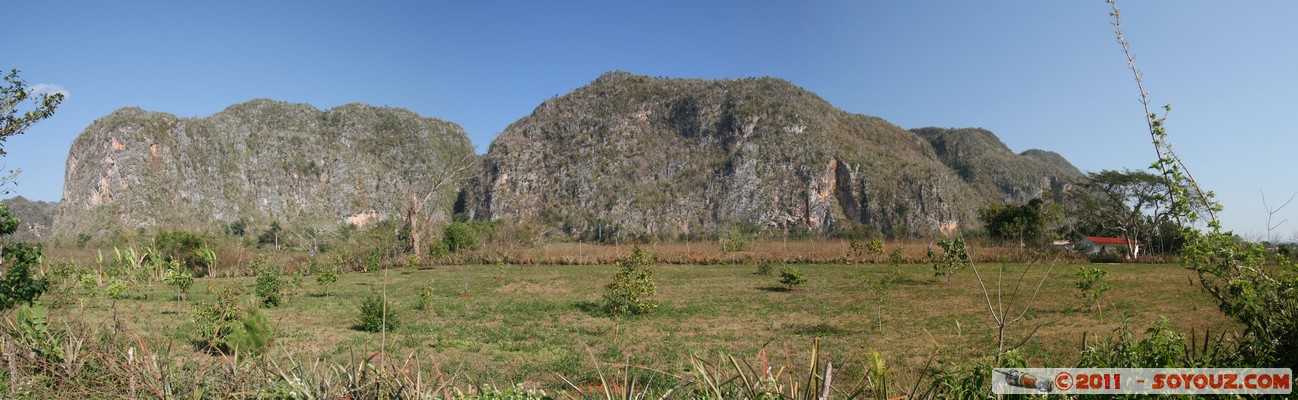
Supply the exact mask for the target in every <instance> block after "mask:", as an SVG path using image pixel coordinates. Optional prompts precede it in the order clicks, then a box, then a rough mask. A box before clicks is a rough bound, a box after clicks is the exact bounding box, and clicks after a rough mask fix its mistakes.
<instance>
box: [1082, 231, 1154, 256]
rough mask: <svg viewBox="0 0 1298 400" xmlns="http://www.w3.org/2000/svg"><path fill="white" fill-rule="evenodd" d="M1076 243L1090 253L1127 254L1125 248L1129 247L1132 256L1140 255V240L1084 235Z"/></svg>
mask: <svg viewBox="0 0 1298 400" xmlns="http://www.w3.org/2000/svg"><path fill="white" fill-rule="evenodd" d="M1078 243H1081V244H1082V246H1083V247H1085V249H1086V252H1088V253H1091V254H1110V253H1120V254H1127V250H1126V249H1127V248H1131V250H1132V251H1131V255H1133V256H1139V255H1140V247H1141V246H1142V245H1141V244H1140V242H1137V241H1135V240H1127V239H1123V238H1111V237H1100V236H1086V237H1083V238H1082V240H1081V241H1080V242H1078Z"/></svg>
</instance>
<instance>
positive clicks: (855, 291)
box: [45, 264, 1232, 388]
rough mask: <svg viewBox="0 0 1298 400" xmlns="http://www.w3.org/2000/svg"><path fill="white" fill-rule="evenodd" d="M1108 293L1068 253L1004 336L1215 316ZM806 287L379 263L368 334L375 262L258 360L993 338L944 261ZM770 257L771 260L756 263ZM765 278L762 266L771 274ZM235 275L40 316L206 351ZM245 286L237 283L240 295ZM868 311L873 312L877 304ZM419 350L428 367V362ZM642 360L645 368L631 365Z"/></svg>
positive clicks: (467, 359) (303, 298) (965, 343)
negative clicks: (428, 294) (637, 310)
mask: <svg viewBox="0 0 1298 400" xmlns="http://www.w3.org/2000/svg"><path fill="white" fill-rule="evenodd" d="M1099 267H1100V268H1103V269H1105V270H1107V271H1108V272H1109V275H1108V277H1106V278H1105V281H1106V282H1109V283H1111V284H1112V285H1113V289H1112V290H1111V291H1110V292H1108V294H1107V295H1106V296H1105V297H1104V298H1103V299H1102V302H1101V305H1102V307H1101V308H1099V309H1091V308H1089V307H1087V305H1086V304H1084V303H1082V302H1081V301H1080V300H1078V298H1077V293H1078V291H1077V289H1075V288H1074V287H1073V282H1074V281H1075V280H1076V278H1075V277H1074V276H1073V273H1074V272H1075V271H1076V270H1077V268H1078V266H1076V265H1060V266H1056V267H1054V269H1053V271H1052V272H1051V273H1050V276H1049V278H1048V279H1046V281H1045V283H1044V285H1043V286H1042V288H1041V290H1040V294H1039V296H1038V298H1037V299H1036V300H1035V302H1033V303H1032V308H1031V310H1030V311H1029V312H1028V313H1027V314H1026V317H1025V318H1024V319H1023V320H1022V321H1020V322H1019V323H1017V324H1016V325H1013V326H1011V328H1010V330H1009V337H1010V341H1011V342H1014V343H1017V342H1019V341H1020V340H1022V339H1023V338H1024V337H1025V336H1026V335H1027V334H1028V333H1029V332H1030V331H1033V330H1035V334H1034V335H1032V337H1031V338H1030V339H1029V340H1027V341H1026V343H1025V344H1024V345H1023V348H1022V351H1023V352H1024V354H1026V355H1027V358H1028V360H1029V363H1030V364H1031V365H1032V366H1040V367H1054V366H1067V365H1071V364H1073V363H1075V362H1076V361H1077V359H1078V358H1079V356H1078V352H1079V350H1080V349H1081V348H1082V340H1083V334H1088V336H1089V337H1090V338H1091V340H1095V338H1103V337H1106V336H1108V335H1111V334H1112V332H1113V331H1114V329H1115V328H1118V327H1119V326H1120V325H1121V324H1122V323H1123V320H1124V317H1123V315H1124V314H1126V315H1128V316H1129V318H1128V320H1129V323H1130V325H1131V326H1132V328H1133V330H1134V331H1136V332H1143V331H1144V328H1146V327H1148V326H1149V325H1150V324H1151V323H1152V322H1154V321H1157V320H1158V319H1160V318H1166V319H1167V320H1168V321H1169V322H1170V324H1171V325H1172V326H1173V327H1174V328H1176V329H1178V330H1182V331H1185V332H1190V331H1191V330H1196V331H1198V332H1200V333H1202V332H1203V331H1204V330H1205V329H1211V330H1212V331H1213V332H1217V331H1220V330H1222V329H1225V328H1230V327H1232V323H1231V322H1230V321H1229V320H1228V319H1227V318H1225V317H1224V316H1222V315H1221V314H1220V313H1219V312H1218V311H1217V310H1216V308H1215V305H1214V303H1212V302H1211V300H1210V299H1209V298H1208V297H1207V295H1205V294H1203V293H1201V292H1200V291H1199V289H1198V287H1197V285H1195V284H1193V283H1192V281H1191V280H1190V276H1191V273H1190V272H1189V271H1187V270H1185V269H1183V268H1181V267H1178V266H1175V265H1102V266H1099ZM797 268H799V269H801V270H802V271H803V272H804V273H805V274H806V276H807V283H805V284H803V285H801V286H799V287H797V288H796V289H794V290H792V291H784V290H783V289H782V287H781V286H780V285H779V283H778V277H777V276H774V275H758V274H755V271H756V269H757V268H756V266H754V265H713V266H682V265H658V266H654V267H653V268H652V269H653V270H654V273H655V278H656V281H657V285H658V293H659V297H660V299H661V301H662V306H661V307H660V309H659V310H658V311H657V312H656V313H654V314H652V315H649V316H644V317H635V318H611V317H608V316H604V315H601V313H600V312H599V307H598V302H599V300H600V296H601V294H602V291H603V285H604V284H606V283H607V282H609V281H610V280H611V279H612V276H613V273H614V269H613V267H610V266H513V265H497V266H493V265H473V266H439V267H432V268H429V269H422V270H411V269H405V268H398V269H390V270H389V271H387V273H386V288H387V293H388V296H389V298H390V299H391V300H392V301H394V302H395V304H396V308H397V310H398V312H399V314H400V315H399V317H400V320H401V321H402V325H401V326H400V327H399V328H398V329H397V330H396V331H394V332H391V333H389V334H388V335H386V340H384V337H383V335H380V334H377V333H365V332H360V331H358V330H355V329H354V328H353V326H354V325H355V323H356V320H357V318H358V314H359V312H358V306H359V304H360V302H361V300H362V299H363V298H365V297H366V296H369V295H371V294H375V293H380V292H381V291H382V288H383V287H384V281H385V278H384V273H349V274H343V275H342V276H341V277H340V279H339V281H338V283H337V284H335V285H333V286H332V287H331V289H330V294H329V295H328V296H323V295H321V292H322V290H321V288H320V287H318V286H317V285H316V284H315V281H314V279H312V278H311V277H306V278H305V279H303V280H302V284H301V286H299V287H296V288H290V291H291V292H292V294H291V295H290V296H289V297H288V298H287V301H286V302H285V304H284V305H282V306H280V307H277V308H270V309H267V310H266V311H267V315H268V316H269V318H270V320H271V321H272V323H273V324H274V326H275V327H276V333H275V343H274V349H273V350H272V351H271V352H270V353H269V355H268V357H270V359H280V360H282V359H284V358H285V357H290V356H291V357H292V358H293V359H294V360H297V361H298V362H304V363H305V362H311V361H314V360H316V359H321V358H322V359H323V360H325V361H333V362H342V363H345V362H349V361H354V360H358V359H361V358H364V357H367V356H369V355H370V354H372V353H374V352H377V351H379V350H380V349H385V350H386V353H385V354H386V355H387V357H389V358H390V359H405V358H407V357H414V359H416V360H419V365H420V368H422V369H424V370H425V371H426V372H428V373H429V374H432V373H434V372H435V369H439V370H440V371H441V372H442V373H444V374H448V375H450V374H455V376H457V379H460V381H461V382H473V383H484V382H486V383H495V384H498V385H510V384H523V385H526V386H530V387H541V388H557V387H559V386H560V385H562V384H563V380H562V379H561V378H560V377H561V376H562V377H566V378H568V379H571V380H573V381H574V382H579V383H580V382H586V383H590V382H596V381H597V379H598V378H597V376H596V375H595V362H594V361H592V358H593V359H596V360H598V361H599V362H600V363H601V364H600V365H601V366H603V367H604V368H608V366H607V365H606V364H602V363H610V364H613V365H621V364H623V363H625V362H626V361H628V360H629V361H630V363H631V364H633V365H635V366H637V367H642V368H643V369H637V371H640V372H637V373H641V372H642V373H643V374H645V375H646V376H647V375H656V376H658V378H656V379H658V380H659V382H663V383H666V382H669V381H671V380H672V379H673V378H671V375H687V374H688V372H689V366H690V364H689V359H690V356H691V355H697V356H699V357H701V358H703V359H704V360H711V361H714V362H715V361H716V360H717V359H718V356H719V355H720V354H722V353H725V354H730V355H734V356H736V357H737V358H740V359H744V360H749V361H754V360H757V356H758V353H759V350H761V349H762V348H763V347H764V348H765V350H766V354H767V357H768V358H769V359H770V362H771V363H772V364H776V365H783V366H786V367H788V368H790V369H791V371H793V372H796V371H799V370H804V369H806V365H805V360H806V359H807V357H808V353H809V352H810V348H811V344H812V341H813V338H820V339H821V340H822V351H823V353H824V354H825V355H827V356H828V357H829V358H830V359H832V360H833V361H834V363H835V364H836V365H838V366H841V367H840V368H846V370H847V371H848V372H849V373H851V372H852V371H857V372H859V371H861V369H862V368H863V367H862V364H863V363H864V361H865V360H866V358H867V355H868V354H869V352H870V351H871V350H878V351H880V352H881V353H882V354H883V355H884V357H885V358H886V359H887V360H888V362H889V363H890V364H891V366H892V368H893V369H894V370H895V371H896V373H897V376H898V377H899V378H900V379H899V380H897V382H899V383H900V384H905V382H911V381H913V379H914V378H915V377H917V376H918V375H919V373H920V371H921V370H922V368H923V366H924V364H925V362H926V361H927V360H928V359H929V358H930V357H933V356H936V357H937V358H938V359H940V360H944V361H945V362H946V363H948V365H950V364H955V365H965V364H968V363H969V362H971V360H973V359H976V358H978V357H983V356H988V355H990V354H992V353H994V352H995V344H994V326H993V323H992V319H991V317H990V314H989V311H988V305H987V302H986V300H985V299H984V297H983V295H982V290H981V289H980V288H979V284H978V282H977V280H975V278H974V274H973V272H972V271H970V270H967V269H966V270H964V271H961V272H959V273H957V274H956V275H955V277H954V279H952V281H951V282H949V283H948V282H946V281H945V279H941V280H936V279H934V278H933V273H932V270H931V267H930V266H928V265H903V266H901V267H900V270H901V272H902V274H901V276H902V277H903V279H902V281H901V282H900V283H897V284H894V285H892V286H891V287H890V288H889V289H887V290H885V291H884V292H883V295H882V297H883V302H882V303H883V305H882V309H881V310H880V308H879V306H878V303H877V302H876V299H877V297H876V293H875V292H874V291H873V290H871V289H870V288H869V287H868V286H867V285H866V283H865V282H867V281H870V280H876V279H878V278H879V277H881V276H883V275H884V274H886V273H888V272H890V271H892V270H893V268H894V267H893V266H889V265H800V266H797ZM979 268H980V271H981V272H982V275H983V277H984V279H985V280H986V281H987V284H988V285H989V290H991V291H992V292H993V299H992V301H993V302H994V301H995V291H996V285H997V283H998V281H997V278H998V277H1003V280H1002V281H1000V282H999V283H1000V285H1002V286H1003V287H1004V289H1005V292H1006V294H1005V296H1004V297H1003V299H1004V300H1005V302H1006V303H1008V301H1009V294H1010V292H1012V291H1013V289H1014V283H1015V282H1016V281H1017V280H1018V279H1019V276H1020V274H1019V272H1021V271H1023V269H1024V268H1025V266H1024V265H1023V264H1013V265H1007V266H1004V267H1003V268H1004V271H1005V273H1004V274H1003V275H1002V274H1001V273H1000V272H999V271H1000V270H1001V268H1002V266H1001V265H999V264H982V265H980V267H979ZM1047 268H1048V267H1047V266H1040V265H1038V266H1033V267H1032V268H1031V269H1030V270H1029V271H1028V273H1027V274H1026V275H1024V276H1025V278H1024V280H1023V284H1022V287H1021V288H1020V289H1019V300H1017V302H1016V303H1015V307H1014V309H1015V310H1018V309H1019V307H1020V306H1021V305H1022V304H1024V303H1025V302H1026V300H1027V298H1028V297H1030V296H1031V294H1032V292H1033V290H1034V289H1035V287H1036V284H1037V282H1038V280H1040V279H1041V277H1042V276H1043V275H1044V274H1045V272H1046V270H1047ZM774 269H775V270H776V271H778V270H779V268H778V266H776V268H774ZM776 275H778V272H777V273H776ZM252 282H253V279H252V278H219V279H217V278H209V279H199V280H198V282H197V283H196V284H195V286H194V289H193V290H192V291H191V296H190V299H189V300H188V302H184V303H182V302H179V301H177V300H176V298H175V292H174V291H172V290H171V289H170V288H168V287H166V286H163V285H161V284H157V283H155V284H153V285H152V286H151V287H134V288H132V290H131V292H129V293H130V296H129V297H128V298H126V299H120V300H109V299H107V298H104V297H103V296H102V295H101V296H99V297H96V298H92V299H90V300H84V299H82V298H83V297H84V296H81V295H80V294H79V292H78V291H79V290H80V289H75V288H74V289H71V292H69V293H64V294H59V293H52V294H50V295H47V297H46V298H45V301H46V302H47V303H49V302H51V301H60V300H62V301H65V303H64V304H65V305H64V306H63V307H65V310H66V311H65V312H59V313H52V315H57V316H58V317H55V319H54V322H53V323H55V324H57V323H58V322H57V321H58V318H69V319H75V320H79V321H83V322H87V323H89V324H91V325H92V326H98V327H100V328H99V329H120V330H122V331H125V332H130V333H131V334H137V335H140V339H141V340H142V341H144V342H146V343H152V344H153V346H154V348H165V347H163V346H166V345H167V344H168V343H170V344H171V345H172V349H173V350H172V355H173V357H181V358H186V359H189V360H196V361H197V362H208V360H210V361H211V362H219V361H218V360H217V359H219V358H220V357H218V356H212V355H208V354H206V353H202V352H199V351H196V350H194V346H193V345H192V343H191V342H192V334H191V333H190V332H191V330H192V326H191V325H192V323H191V322H190V321H191V318H192V314H193V307H192V304H194V303H195V302H200V301H208V300H211V299H212V298H213V289H214V288H216V287H221V286H229V285H233V286H237V287H241V288H244V290H245V293H251V292H252V289H251V286H252ZM428 284H431V285H432V286H433V298H432V307H430V308H429V309H426V310H417V309H416V306H417V305H418V304H419V303H420V296H419V293H420V292H421V290H422V288H423V287H424V286H425V285H428ZM248 297H250V296H248ZM880 316H881V318H880ZM434 362H435V363H434ZM649 370H655V371H658V372H661V373H662V374H656V373H651V372H648V371H649Z"/></svg>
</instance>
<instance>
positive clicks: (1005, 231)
mask: <svg viewBox="0 0 1298 400" xmlns="http://www.w3.org/2000/svg"><path fill="white" fill-rule="evenodd" d="M1056 207H1057V206H1056V205H1054V204H1053V203H1050V202H1048V201H1045V200H1042V199H1039V198H1037V199H1032V200H1031V201H1028V203H1027V204H1023V205H1014V204H998V205H992V206H989V207H987V208H984V209H982V210H978V219H979V220H980V221H982V223H983V225H984V226H986V228H987V235H988V236H991V238H992V239H994V240H997V241H1002V242H1007V241H1017V242H1018V243H1019V245H1029V244H1042V243H1045V242H1046V241H1049V240H1051V239H1052V238H1053V237H1054V236H1053V232H1052V231H1051V230H1050V229H1049V228H1050V224H1051V223H1052V222H1054V221H1057V220H1058V219H1059V213H1058V212H1057V211H1056V210H1055V208H1056Z"/></svg>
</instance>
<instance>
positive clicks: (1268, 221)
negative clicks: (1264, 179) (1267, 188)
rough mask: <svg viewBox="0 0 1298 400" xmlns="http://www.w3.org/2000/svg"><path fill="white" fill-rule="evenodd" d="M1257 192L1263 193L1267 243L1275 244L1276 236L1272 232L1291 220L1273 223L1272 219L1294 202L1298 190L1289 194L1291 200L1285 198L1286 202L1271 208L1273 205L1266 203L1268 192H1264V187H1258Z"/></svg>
mask: <svg viewBox="0 0 1298 400" xmlns="http://www.w3.org/2000/svg"><path fill="white" fill-rule="evenodd" d="M1257 192H1258V193H1261V194H1262V209H1264V210H1266V241H1267V243H1270V244H1275V237H1274V236H1272V235H1271V232H1272V231H1275V228H1279V227H1280V225H1284V223H1285V222H1289V220H1287V219H1285V220H1280V222H1276V223H1274V224H1272V223H1271V219H1272V218H1275V215H1276V214H1277V213H1279V212H1280V210H1283V209H1284V208H1285V207H1288V206H1289V203H1292V202H1293V199H1294V197H1296V196H1298V192H1294V194H1291V195H1289V200H1285V202H1284V204H1281V205H1280V206H1279V207H1276V208H1271V206H1270V205H1268V204H1267V203H1266V192H1263V191H1262V189H1258V190H1257Z"/></svg>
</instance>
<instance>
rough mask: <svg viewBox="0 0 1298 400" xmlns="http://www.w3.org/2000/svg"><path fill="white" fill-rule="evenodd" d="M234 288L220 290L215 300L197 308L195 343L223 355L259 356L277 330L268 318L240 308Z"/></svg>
mask: <svg viewBox="0 0 1298 400" xmlns="http://www.w3.org/2000/svg"><path fill="white" fill-rule="evenodd" d="M239 296H240V294H239V292H238V291H237V290H236V289H235V288H233V287H227V288H223V289H221V290H219V291H218V292H217V295H216V300H215V301H213V302H202V303H199V304H197V305H195V306H194V328H195V329H194V330H195V336H196V340H195V342H196V343H197V344H199V345H200V346H202V347H203V348H205V349H207V350H208V351H215V352H219V353H221V354H235V353H236V352H238V353H240V354H259V353H261V351H262V350H263V349H265V347H266V345H267V344H269V343H270V338H271V336H272V333H273V331H274V329H273V327H272V326H271V324H270V321H268V320H267V319H266V315H265V314H262V313H261V311H259V310H257V309H244V308H242V307H240V306H239Z"/></svg>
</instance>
